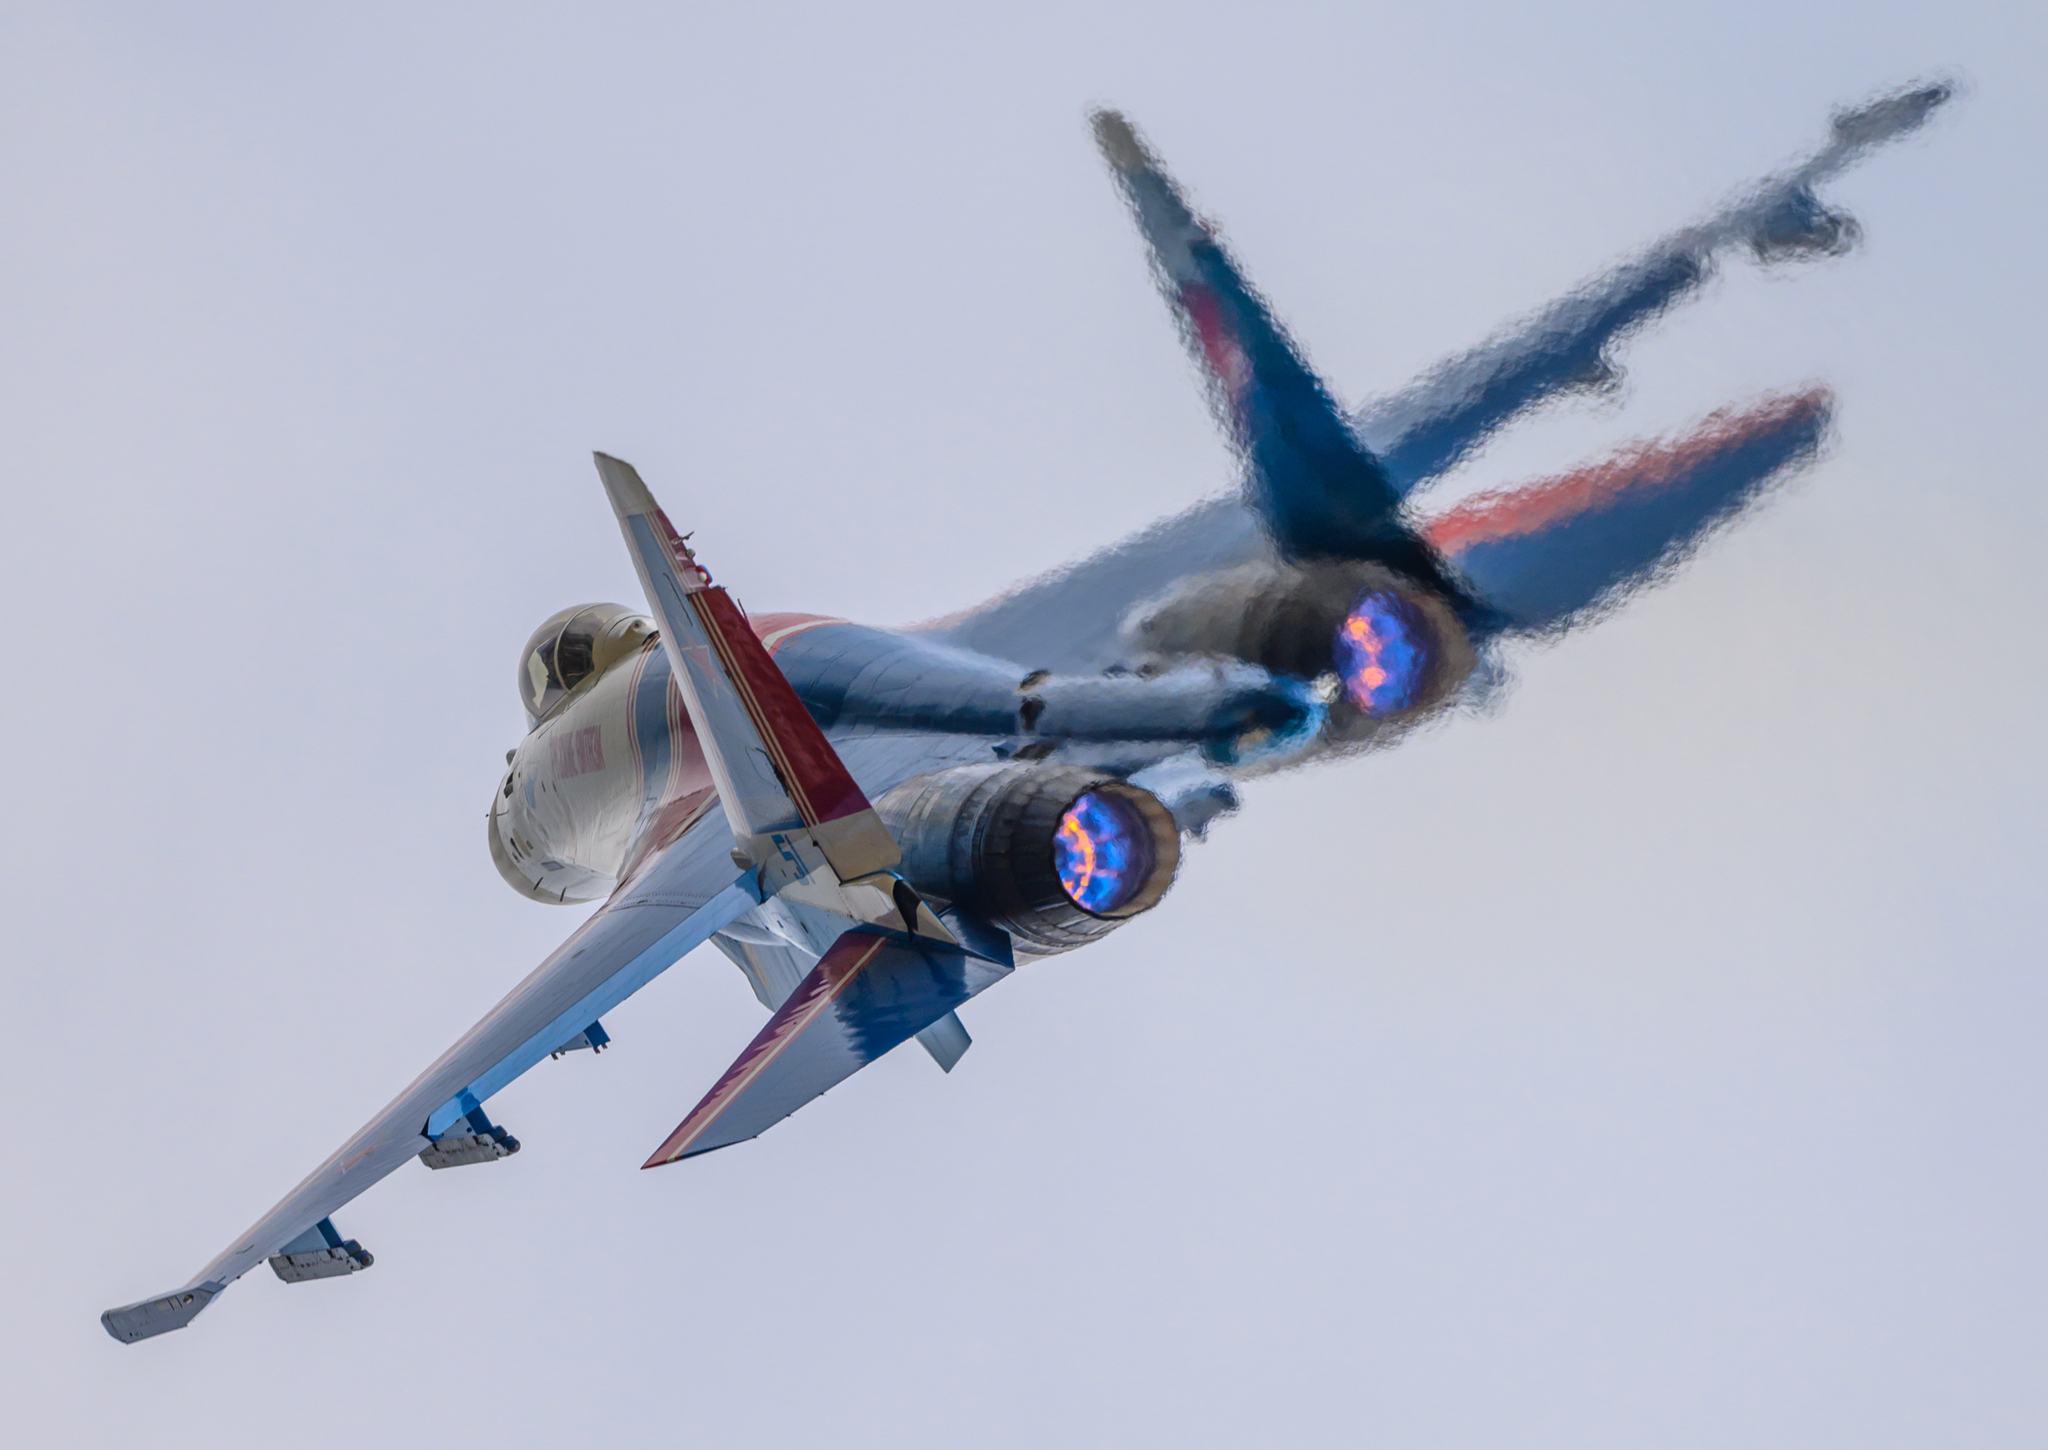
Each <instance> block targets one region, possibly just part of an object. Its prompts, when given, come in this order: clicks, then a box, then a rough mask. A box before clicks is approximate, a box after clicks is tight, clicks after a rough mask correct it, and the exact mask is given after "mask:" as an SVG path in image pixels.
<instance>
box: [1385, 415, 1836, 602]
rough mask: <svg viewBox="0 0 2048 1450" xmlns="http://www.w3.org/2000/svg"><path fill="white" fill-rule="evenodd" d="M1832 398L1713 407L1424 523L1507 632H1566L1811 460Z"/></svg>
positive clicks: (1654, 573)
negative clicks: (1676, 432) (1580, 464)
mask: <svg viewBox="0 0 2048 1450" xmlns="http://www.w3.org/2000/svg"><path fill="white" fill-rule="evenodd" d="M1830 404H1831V399H1830V396H1829V394H1828V393H1827V391H1826V390H1825V389H1823V388H1814V389H1809V390H1808V391H1806V392H1803V393H1798V394H1794V395H1791V396H1788V397H1780V398H1772V399H1769V400H1766V401H1765V402H1762V403H1759V404H1757V405H1755V406H1754V407H1751V408H1748V409H1746V410H1744V411H1741V412H1736V411H1733V410H1729V411H1726V412H1721V413H1716V414H1714V415H1713V416H1712V417H1710V418H1708V419H1707V420H1706V422H1705V423H1704V424H1702V425H1701V426H1700V427H1699V428H1698V429H1696V430H1695V431H1694V432H1693V433H1692V434H1691V435H1689V436H1687V437H1685V438H1682V439H1679V440H1677V441H1676V442H1658V443H1652V444H1648V445H1644V446H1641V447H1638V448H1636V449H1634V450H1631V451H1629V452H1627V453H1623V454H1620V455H1618V456H1616V457H1614V458H1611V459H1608V460H1607V461H1606V462H1603V463H1599V464H1595V465H1593V466H1591V467H1589V468H1584V469H1580V470H1579V471H1578V472H1576V473H1569V474H1566V475H1564V476H1563V477H1561V478H1554V479H1549V480H1546V481H1545V482H1542V483H1537V484H1532V485H1530V486H1528V487H1526V488H1520V489H1516V490H1513V491H1512V492H1503V493H1487V494H1480V495H1478V496H1476V497H1474V498H1471V499H1468V500H1466V501H1465V502H1464V503H1462V504H1459V505H1458V506H1457V507H1456V508H1453V509H1451V510H1449V511H1448V512H1446V513H1444V514H1441V515H1439V516H1438V517H1436V518H1434V519H1432V520H1430V521H1429V523H1428V525H1427V526H1426V527H1427V530H1428V533H1429V535H1430V537H1431V539H1432V540H1433V541H1434V542H1435V543H1436V545H1437V547H1438V548H1440V549H1441V550H1443V552H1444V554H1445V556H1446V557H1447V558H1449V560H1450V561H1451V563H1452V565H1453V566H1454V567H1456V568H1457V569H1458V570H1459V572H1460V573H1462V574H1463V575H1464V576H1465V578H1466V580H1467V582H1468V583H1469V585H1470V587H1471V589H1472V592H1473V593H1474V594H1475V595H1477V596H1478V598H1479V599H1480V600H1481V601H1482V602H1483V603H1484V604H1486V605H1488V606H1490V607H1491V608H1492V609H1493V610H1494V611H1495V613H1496V616H1497V618H1498V619H1499V621H1500V623H1501V626H1502V627H1503V628H1504V629H1505V630H1506V631H1508V632H1512V633H1522V634H1540V633H1546V632H1553V631H1556V630H1561V629H1564V628H1567V627H1569V626H1570V625H1572V624H1574V623H1576V622H1578V620H1580V619H1581V618H1582V617H1584V616H1585V615H1586V614H1588V613H1589V612H1590V613H1598V612H1599V611H1600V610H1602V609H1603V608H1605V607H1607V606H1609V605H1612V604H1614V603H1617V602H1619V601H1620V599H1621V598H1622V597H1624V596H1626V595H1627V594H1628V593H1629V592H1630V591H1632V590H1634V589H1635V588H1638V587H1640V586H1641V585H1644V584H1647V583H1651V582H1654V581H1655V580H1656V579H1658V578H1659V577H1661V576H1662V575H1663V574H1664V573H1666V572H1668V571H1669V570H1670V569H1671V568H1672V567H1673V566H1675V565H1676V564H1678V563H1679V562H1681V561H1682V560H1683V559H1684V558H1685V557H1686V556H1687V555H1688V554H1689V553H1690V552H1691V550H1692V549H1693V548H1694V547H1696V546H1697V545H1698V544H1699V542H1700V541H1701V540H1702V539H1704V538H1705V537H1706V536H1707V535H1708V534H1709V533H1711V532H1712V531H1713V530H1714V528H1716V527H1717V526H1718V525H1720V524H1722V523H1725V522H1726V521H1727V520H1729V519H1730V518H1732V517H1733V516H1734V515H1735V514H1737V513H1739V512H1740V511H1741V510H1742V508H1743V507H1744V505H1746V504H1747V503H1749V502H1750V501H1751V500H1752V499H1754V498H1755V497H1756V495H1757V494H1758V493H1759V492H1761V491H1762V489H1763V488H1764V487H1765V485H1767V484H1768V483H1769V482H1770V481H1771V480H1772V479H1774V478H1777V477H1779V476H1780V475H1782V474H1783V473H1784V472H1785V471H1786V470H1787V469H1790V468H1794V467H1797V466H1798V465H1800V464H1803V463H1805V462H1806V461H1808V460H1809V459H1811V458H1812V457H1813V456H1814V454H1815V453H1816V452H1817V451H1818V450H1819V448H1820V446H1821V444H1822V442H1823V441H1824V440H1825V438H1826V436H1827V430H1828V423H1829V418H1830V416H1831V410H1830Z"/></svg>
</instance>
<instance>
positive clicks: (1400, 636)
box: [1337, 589, 1429, 715]
mask: <svg viewBox="0 0 2048 1450" xmlns="http://www.w3.org/2000/svg"><path fill="white" fill-rule="evenodd" d="M1428 662H1429V656H1428V653H1427V651H1426V649H1425V647H1424V636H1423V632H1422V630H1421V629H1420V627H1419V626H1418V625H1417V623H1416V621H1415V619H1414V616H1413V613H1412V612H1411V610H1410V609H1409V607H1408V606H1407V604H1406V603H1405V601H1403V600H1402V598H1401V597H1400V596H1399V595H1398V594H1389V593H1386V592H1385V591H1382V590H1377V589H1369V590H1367V591H1366V592H1365V593H1363V594H1361V595H1359V596H1358V602H1357V603H1356V604H1354V605H1352V606H1351V613H1350V614H1348V615H1346V616H1345V619H1344V622H1343V623H1342V624H1340V625H1338V626H1337V673H1338V674H1339V675H1340V676H1342V677H1343V681H1344V693H1345V694H1346V695H1348V696H1350V697H1351V703H1352V704H1354V705H1356V706H1357V707H1358V708H1359V709H1360V710H1362V711H1364V712H1365V713H1366V714H1368V715H1388V714H1392V713H1393V712H1394V711H1396V710H1404V709H1406V708H1407V707H1408V706H1409V705H1411V704H1413V703H1414V701H1415V695H1416V692H1417V691H1418V690H1419V689H1420V688H1421V686H1422V677H1423V673H1424V670H1425V668H1426V666H1427V665H1428Z"/></svg>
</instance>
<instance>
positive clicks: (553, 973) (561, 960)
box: [100, 804, 758, 1343]
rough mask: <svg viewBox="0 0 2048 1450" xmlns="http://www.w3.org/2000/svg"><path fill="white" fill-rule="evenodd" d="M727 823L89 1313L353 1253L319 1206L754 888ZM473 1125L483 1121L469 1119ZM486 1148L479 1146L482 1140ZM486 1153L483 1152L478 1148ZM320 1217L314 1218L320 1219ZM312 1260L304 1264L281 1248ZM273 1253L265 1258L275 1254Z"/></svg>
mask: <svg viewBox="0 0 2048 1450" xmlns="http://www.w3.org/2000/svg"><path fill="white" fill-rule="evenodd" d="M731 849H732V833H731V832H730V831H729V830H728V829H727V828H726V824H725V817H724V814H723V812H722V811H721V810H720V809H719V807H718V806H717V805H716V804H712V805H710V806H709V807H708V808H707V809H706V810H705V811H704V812H703V813H702V814H701V815H700V816H698V818H697V819H696V821H695V822H693V823H692V824H690V825H689V826H688V827H687V829H685V830H684V831H683V832H682V833H681V834H680V835H679V836H677V838H676V839H675V840H673V841H672V842H670V843H669V844H668V845H667V846H666V847H665V848H663V849H662V850H660V851H659V852H657V853H655V854H653V855H651V856H649V857H648V858H647V859H646V860H645V861H644V862H643V863H642V865H641V866H640V868H639V870H638V872H637V873H636V874H635V875H634V876H633V877H632V878H630V879H628V880H627V881H625V882H623V883H621V885H620V887H619V889H618V890H617V891H616V892H615V893H614V894H613V895H612V897H611V899H610V900H609V901H607V902H606V903H605V904H604V905H603V906H601V907H600V908H599V909H598V910H597V912H596V913H595V914H594V915H593V916H591V917H590V919H589V920H587V921H585V922H584V923H583V925H582V926H580V927H578V928H577V930H576V931H575V932H574V933H573V934H572V935H571V936H570V937H569V939H568V940H567V941H565V942H563V943H562V945H561V946H559V947H557V948H556V949H555V951H554V952H553V953H552V954H550V955H549V957H548V959H547V960H546V961H544V962H542V963H541V964H540V966H539V967H537V968H536V969H535V970H534V971H533V973H532V974H531V975H530V976H528V977H527V978H526V980H525V981H523V982H521V983H520V984H519V985H518V986H517V987H515V988H513V989H512V991H511V992H510V994H508V995H507V996H506V997H505V999H504V1000H503V1001H502V1002H500V1003H498V1005H497V1006H496V1007H494V1008H492V1009H491V1010H490V1012H489V1013H487V1014H486V1015H485V1016H484V1018H483V1020H482V1021H481V1022H479V1023H477V1024H476V1026H474V1027H472V1028H471V1029H470V1030H469V1031H468V1032H467V1033H465V1034H464V1035H463V1037H462V1038H461V1040H460V1041H458V1042H457V1043H456V1044H455V1045H454V1046H453V1047H450V1048H449V1049H448V1050H447V1051H446V1052H444V1053H443V1054H441V1056H440V1058H439V1059H438V1060H436V1061H435V1063H434V1064H433V1066H431V1067H429V1068H428V1069H427V1070H426V1071H425V1072H423V1073H421V1074H420V1076H419V1077H418V1078H417V1079H415V1080H414V1082H413V1084H412V1086H410V1087H408V1088H407V1089H406V1090H405V1091H404V1092H402V1093H400V1094H399V1095H398V1096H397V1097H396V1098H394V1099H393V1100H392V1101H391V1103H390V1104H389V1105H388V1106H387V1107H386V1108H385V1109H384V1111H382V1112H381V1113H379V1114H378V1115H377V1116H376V1117H374V1118H372V1119H371V1120H370V1121H369V1122H368V1123H366V1124H364V1125H363V1127H362V1129H361V1130H360V1131H358V1132H357V1133H356V1134H355V1135H354V1136H353V1137H351V1138H350V1139H349V1140H348V1141H347V1142H346V1143H344V1144H342V1145H341V1147H339V1148H337V1149H336V1150H335V1151H334V1153H333V1154H332V1155H331V1156H330V1157H329V1158H328V1159H327V1161H326V1162H324V1163H322V1164H321V1165H320V1166H319V1167H318V1168H316V1169H314V1170H313V1172H312V1173H311V1174H309V1175H308V1176H307V1178H306V1179H305V1181H304V1182H302V1183H301V1184H299V1186H298V1187H297V1188H295V1189H293V1190H292V1191H291V1192H290V1193H289V1194H287V1195H286V1196H285V1197H284V1199H283V1200H281V1201H280V1202H279V1203H278V1204H277V1206H276V1207H274V1208H272V1209H271V1210H270V1212H268V1213H266V1214H265V1215H264V1216H263V1217H262V1218H260V1219H258V1220H257V1221H256V1222H255V1224H253V1225H252V1226H251V1227H250V1228H249V1230H248V1231H247V1232H246V1233H243V1234H241V1235H240V1236H238V1237H237V1238H236V1239H235V1240H234V1242H233V1244H232V1245H231V1246H230V1247H229V1248H228V1249H226V1250H225V1251H224V1252H222V1253H221V1254H220V1255H219V1256H218V1257H217V1258H215V1259H214V1260H213V1261H212V1262H211V1263H209V1264H208V1265H206V1267H205V1268H203V1269H201V1270H200V1271H199V1272H198V1273H197V1274H195V1275H194V1276H193V1277H192V1278H191V1279H190V1280H189V1281H188V1282H187V1283H186V1284H185V1285H184V1286H183V1287H182V1288H180V1289H177V1290H174V1291H172V1292H171V1293H169V1294H164V1295H159V1296H158V1297H156V1298H154V1299H145V1300H143V1301H141V1302H139V1303H135V1304H128V1305H124V1306H122V1307H121V1308H118V1309H109V1310H108V1311H107V1312H106V1313H104V1314H102V1315H101V1316H100V1322H101V1323H102V1324H103V1325H105V1326H106V1330H107V1332H108V1333H109V1334H111V1335H113V1336H114V1338H116V1339H118V1340H122V1341H124V1342H127V1343H133V1342H135V1341H136V1340H140V1339H147V1338H149V1337H150V1336H152V1335H156V1334H162V1333H164V1332H165V1331H167V1330H171V1329H182V1328H183V1327H184V1326H185V1325H187V1324H189V1323H190V1322H191V1321H192V1319H193V1318H194V1316H196V1315H197V1314H198V1313H199V1312H200V1311H201V1310H202V1309H204V1308H206V1306H207V1305H208V1304H209V1303H210V1302H211V1301H212V1300H213V1299H214V1298H215V1297H216V1296H217V1295H218V1294H220V1292H221V1291H222V1290H223V1289H225V1288H226V1287H227V1286H228V1285H229V1284H231V1283H233V1282H234V1281H235V1280H236V1279H239V1278H240V1277H241V1276H242V1275H243V1274H246V1273H247V1272H249V1270H251V1269H253V1268H255V1267H256V1265H257V1264H259V1263H261V1262H262V1261H263V1260H264V1259H266V1258H271V1257H272V1256H274V1255H275V1256H279V1257H280V1258H281V1259H285V1262H284V1265H283V1267H278V1276H279V1277H280V1278H285V1279H287V1280H288V1281H289V1280H290V1279H292V1278H293V1277H294V1276H295V1275H296V1276H297V1277H326V1276H327V1275H328V1274H339V1273H348V1272H352V1271H353V1269H355V1268H359V1267H367V1266H368V1263H369V1258H370V1256H369V1255H368V1254H366V1253H364V1252H362V1250H361V1249H360V1248H359V1247H357V1246H355V1245H354V1242H353V1240H347V1241H344V1240H342V1239H341V1238H340V1236H339V1234H338V1233H337V1232H336V1231H335V1230H334V1228H333V1225H332V1223H331V1222H330V1216H331V1215H332V1214H334V1213H335V1212H336V1210H338V1209H340V1208H341V1207H343V1206H344V1205H345V1204H347V1203H348V1202H349V1201H350V1200H352V1199H354V1198H355V1197H356V1196H357V1195H358V1194H360V1193H362V1192H363V1191H364V1190H365V1189H367V1188H369V1187H370V1186H371V1185H372V1184H375V1183H376V1182H377V1181H378V1180H380V1179H382V1178H383V1177H384V1176H385V1175H386V1174H389V1173H391V1172H392V1171H393V1170H394V1169H397V1168H399V1167H402V1166H403V1165H404V1164H405V1163H406V1162H407V1161H408V1160H409V1159H411V1158H414V1157H417V1156H418V1155H419V1154H420V1153H422V1152H424V1151H426V1150H428V1149H429V1148H431V1147H433V1146H434V1144H433V1143H432V1141H431V1140H432V1138H434V1137H435V1136H439V1135H441V1134H443V1133H444V1132H446V1131H447V1130H448V1129H450V1128H451V1127H454V1126H456V1125H457V1124H458V1122H459V1120H461V1119H462V1118H464V1117H465V1116H470V1115H472V1114H474V1116H473V1117H471V1122H473V1123H475V1122H477V1121H478V1120H479V1119H481V1118H482V1108H481V1104H482V1102H483V1101H484V1100H485V1099H487V1098H489V1097H490V1096H491V1094H493V1093H495V1092H496V1091H498V1090H499V1089H500V1088H502V1087H504V1086H505V1085H506V1084H507V1083H509V1082H511V1081H512V1080H513V1079H514V1078H516V1077H518V1076H519V1075H520V1074H521V1073H523V1072H525V1071H526V1070H527V1069H528V1068H530V1067H532V1066H533V1065H534V1064H535V1063H538V1062H540V1061H541V1060H542V1059H544V1058H545V1057H547V1056H548V1055H549V1054H550V1053H551V1052H554V1051H555V1050H557V1049H558V1048H561V1047H565V1046H567V1045H569V1044H570V1043H571V1042H572V1041H575V1040H576V1039H577V1038H578V1037H579V1035H580V1034H582V1033H583V1032H584V1031H585V1030H586V1029H587V1028H589V1027H590V1026H591V1025H592V1024H594V1023H595V1022H597V1020H598V1019H599V1018H600V1017H602V1016H603V1015H604V1014H605V1013H607V1012H609V1011H611V1010H612V1009H613V1008H614V1007H616V1006H618V1004H619V1003H621V1002H623V1001H624V1000H625V999H626V998H627V997H629V996H631V995H632V994H633V993H634V992H636V991H638V990H639V989H640V988H641V987H644V986H645V985H647V983H648V982H650V981H652V980H653V979H654V978H655V977H656V976H657V975H659V974H660V973H661V972H662V971H663V970H665V969H666V968H667V967H668V966H669V965H670V964H671V963H673V962H675V961H677V960H678V959H679V958H681V957H682V956H683V955H684V953H686V952H688V951H690V950H691V949H692V948H693V947H696V946H698V945H699V944H701V943H702V942H705V941H707V940H709V939H710V937H711V934H712V933H713V932H715V931H717V930H719V929H720V928H721V927H723V926H725V925H727V924H728V923H730V922H731V921H732V920H734V919H735V918H736V917H738V916H739V915H740V914H741V913H743V912H745V911H747V910H748V909H750V908H751V907H753V906H755V905H756V904H757V902H758V898H757V897H756V896H755V895H754V894H753V892H752V891H751V890H749V889H748V887H747V886H746V885H745V884H744V882H743V881H742V880H739V879H736V878H739V877H740V875H741V873H740V872H739V870H738V868H737V867H735V866H734V865H733V863H732V860H731V857H730V854H729V853H730V852H731ZM479 1126H483V1125H482V1124H479ZM485 1151H486V1152H488V1151H489V1150H488V1149H486V1150H485ZM492 1156H497V1155H496V1154H492ZM323 1230H324V1232H323ZM287 1255H291V1256H294V1257H296V1258H298V1259H301V1260H310V1261H312V1268H311V1270H310V1271H306V1269H305V1265H304V1264H303V1263H302V1264H296V1265H295V1264H293V1263H292V1262H290V1260H289V1259H288V1258H286V1257H285V1256H287ZM273 1267H277V1266H276V1265H275V1264H274V1265H273Z"/></svg>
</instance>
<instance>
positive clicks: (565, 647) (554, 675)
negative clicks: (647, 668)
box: [519, 604, 654, 729]
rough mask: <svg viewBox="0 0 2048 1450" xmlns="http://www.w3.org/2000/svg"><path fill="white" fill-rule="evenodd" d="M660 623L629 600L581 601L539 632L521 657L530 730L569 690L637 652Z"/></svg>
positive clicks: (522, 697) (521, 689) (553, 617)
mask: <svg viewBox="0 0 2048 1450" xmlns="http://www.w3.org/2000/svg"><path fill="white" fill-rule="evenodd" d="M653 633H654V621H653V620H651V619H649V618H648V617H647V616H646V615H644V614H636V613H635V612H634V611H632V610H630V609H628V608H626V606H625V605H623V604H577V605H572V606H571V607H569V608H568V609H564V610H562V611H561V612H560V613H558V614H551V615H549V616H548V619H547V622H546V623H545V624H543V625H542V626H541V627H540V628H539V629H536V630H535V631H534V632H533V638H532V639H529V640H528V641H527V642H526V648H525V649H524V650H522V651H521V652H520V655H519V700H520V703H521V704H523V705H525V706H526V724H527V728H528V729H531V728H532V727H533V726H535V725H537V724H539V723H540V722H541V721H542V720H544V719H546V718H547V716H548V715H549V713H550V712H552V711H553V710H554V708H555V707H556V706H557V705H559V704H561V703H562V701H563V700H564V699H565V698H566V697H567V696H568V694H569V692H570V691H571V690H573V689H575V688H576V687H577V686H578V685H580V684H582V683H583V682H584V681H585V680H587V679H590V678H591V677H592V676H594V675H601V674H603V673H604V672H605V671H606V670H608V669H610V668H611V667H612V666H613V665H615V664H617V663H618V662H619V661H620V660H622V659H625V658H626V657H627V656H628V655H631V654H633V653H634V652H635V651H636V650H638V649H639V648H640V647H641V645H643V644H645V643H646V642H647V640H648V639H649V637H651V636H652V635H653Z"/></svg>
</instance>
